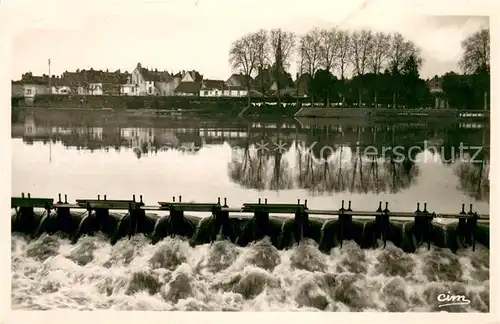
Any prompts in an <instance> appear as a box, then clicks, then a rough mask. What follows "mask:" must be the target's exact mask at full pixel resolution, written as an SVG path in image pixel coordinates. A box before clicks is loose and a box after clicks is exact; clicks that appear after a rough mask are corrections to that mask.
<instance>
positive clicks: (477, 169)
mask: <svg viewBox="0 0 500 324" xmlns="http://www.w3.org/2000/svg"><path fill="white" fill-rule="evenodd" d="M489 172H490V163H489V159H487V158H483V159H481V160H479V161H475V162H470V161H458V162H457V163H456V165H455V167H454V173H455V175H456V176H457V177H458V181H459V187H460V189H461V190H463V191H464V192H466V193H467V194H468V195H469V196H470V197H473V198H474V199H477V200H486V201H488V200H489V198H490V180H489Z"/></svg>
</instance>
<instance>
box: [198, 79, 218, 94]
mask: <svg viewBox="0 0 500 324" xmlns="http://www.w3.org/2000/svg"><path fill="white" fill-rule="evenodd" d="M223 91H224V81H222V80H203V81H202V82H201V88H200V97H221V96H223Z"/></svg>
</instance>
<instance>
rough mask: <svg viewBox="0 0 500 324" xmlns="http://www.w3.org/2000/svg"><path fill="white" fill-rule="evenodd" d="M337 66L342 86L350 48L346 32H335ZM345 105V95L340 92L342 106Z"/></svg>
mask: <svg viewBox="0 0 500 324" xmlns="http://www.w3.org/2000/svg"><path fill="white" fill-rule="evenodd" d="M336 38H337V57H336V60H337V66H338V70H339V72H340V80H341V81H342V86H344V80H345V73H346V72H347V69H348V67H349V62H350V59H349V55H350V47H351V37H350V35H349V32H348V31H346V30H339V31H338V32H337V37H336ZM344 105H345V95H344V91H342V106H344Z"/></svg>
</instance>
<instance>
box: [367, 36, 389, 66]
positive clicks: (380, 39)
mask: <svg viewBox="0 0 500 324" xmlns="http://www.w3.org/2000/svg"><path fill="white" fill-rule="evenodd" d="M371 54H372V55H371V57H370V68H371V71H372V72H373V73H375V74H379V73H380V72H381V71H382V70H383V68H384V65H385V63H386V62H387V59H388V58H389V56H390V55H391V35H388V34H384V33H381V32H378V33H376V34H375V35H374V36H373V51H372V53H371Z"/></svg>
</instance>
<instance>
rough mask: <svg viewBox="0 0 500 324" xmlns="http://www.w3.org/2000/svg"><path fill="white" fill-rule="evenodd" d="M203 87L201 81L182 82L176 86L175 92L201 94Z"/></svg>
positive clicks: (178, 93)
mask: <svg viewBox="0 0 500 324" xmlns="http://www.w3.org/2000/svg"><path fill="white" fill-rule="evenodd" d="M200 89H201V82H200V81H195V82H181V83H179V85H178V86H177V88H175V90H174V94H175V95H176V96H199V95H200Z"/></svg>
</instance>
